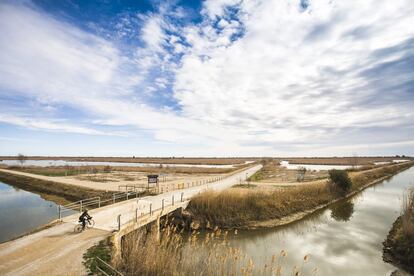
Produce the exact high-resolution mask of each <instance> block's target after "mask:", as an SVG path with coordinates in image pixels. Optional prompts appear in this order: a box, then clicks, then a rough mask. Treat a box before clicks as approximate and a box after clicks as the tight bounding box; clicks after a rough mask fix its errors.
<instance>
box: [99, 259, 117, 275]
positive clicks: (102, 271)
mask: <svg viewBox="0 0 414 276" xmlns="http://www.w3.org/2000/svg"><path fill="white" fill-rule="evenodd" d="M95 269H96V271H97V273H96V274H97V275H105V276H124V274H122V273H121V272H119V271H118V270H116V269H115V268H113V267H112V266H111V265H110V264H108V263H107V262H105V261H104V260H102V259H101V258H99V257H96V258H95Z"/></svg>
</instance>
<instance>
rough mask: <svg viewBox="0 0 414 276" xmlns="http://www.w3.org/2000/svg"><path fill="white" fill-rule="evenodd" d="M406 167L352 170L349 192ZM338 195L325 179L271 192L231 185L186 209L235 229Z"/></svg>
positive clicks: (205, 221)
mask: <svg viewBox="0 0 414 276" xmlns="http://www.w3.org/2000/svg"><path fill="white" fill-rule="evenodd" d="M410 166H412V163H405V164H398V165H392V166H388V167H382V168H378V169H373V170H370V171H364V172H357V173H354V174H353V175H351V180H352V187H351V189H350V191H349V192H352V191H355V190H357V189H359V188H360V187H362V186H364V185H366V184H368V183H370V182H372V181H374V180H376V179H379V178H381V177H387V176H392V175H394V174H395V173H397V172H399V171H400V170H402V169H405V168H408V167H410ZM342 196H344V195H343V194H340V193H337V191H336V190H335V189H333V188H332V185H330V183H329V182H328V181H327V182H322V183H321V182H319V183H317V182H314V183H312V184H308V185H302V186H297V187H292V188H285V189H283V188H282V189H278V190H271V191H263V190H259V189H242V188H237V189H234V188H233V189H228V190H225V191H221V192H215V191H207V192H204V193H202V194H200V195H198V196H196V197H194V198H193V200H191V202H190V204H189V207H188V210H189V211H190V213H191V214H192V215H193V217H194V218H195V219H196V220H198V221H199V222H200V223H201V225H202V226H203V225H206V224H208V223H211V224H213V225H217V226H219V227H222V228H237V227H240V226H245V225H246V224H249V223H251V222H255V221H265V220H271V219H280V218H283V217H285V216H288V215H291V214H294V213H299V212H303V211H307V210H310V209H313V208H315V207H318V206H320V205H323V204H327V203H329V202H331V201H332V200H334V199H336V198H340V197H342Z"/></svg>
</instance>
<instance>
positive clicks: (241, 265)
mask: <svg viewBox="0 0 414 276" xmlns="http://www.w3.org/2000/svg"><path fill="white" fill-rule="evenodd" d="M232 234H233V233H232ZM234 234H237V230H236V232H235V233H234ZM228 235H229V232H228V231H224V230H221V229H219V228H217V227H216V228H215V229H214V231H211V232H208V233H206V234H205V235H202V236H201V235H200V233H199V232H192V233H191V234H187V235H186V234H183V233H181V232H178V231H177V229H176V228H174V227H172V226H167V227H166V228H164V229H163V230H162V232H161V237H160V239H159V240H158V239H157V236H156V235H155V233H154V232H150V233H144V232H135V233H133V234H130V235H129V236H127V238H126V239H125V240H124V242H123V254H122V258H120V259H117V260H115V261H114V263H115V266H116V268H117V269H118V270H120V271H122V272H123V273H124V274H125V275H278V276H280V275H302V274H304V273H305V271H310V273H308V274H307V275H315V274H316V273H317V269H313V270H311V267H310V266H309V265H308V264H307V263H308V262H309V260H310V255H306V256H305V257H304V258H303V261H302V263H301V264H300V265H297V266H295V267H293V268H287V265H285V263H286V257H287V252H286V251H285V250H282V251H280V252H279V251H278V252H276V253H275V254H274V255H272V256H268V257H270V258H267V260H266V262H265V263H264V264H263V265H260V266H259V265H256V264H255V263H254V261H253V259H252V258H251V257H249V256H248V255H247V254H245V253H244V252H243V251H242V250H240V249H239V248H234V247H232V246H231V245H230V243H229V241H228ZM285 272H286V274H285Z"/></svg>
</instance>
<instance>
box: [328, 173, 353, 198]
mask: <svg viewBox="0 0 414 276" xmlns="http://www.w3.org/2000/svg"><path fill="white" fill-rule="evenodd" d="M329 179H330V180H331V183H332V184H333V185H334V186H335V187H336V188H338V189H339V190H340V192H342V193H347V192H349V190H351V187H352V181H351V179H350V178H349V176H348V172H347V171H344V170H330V171H329Z"/></svg>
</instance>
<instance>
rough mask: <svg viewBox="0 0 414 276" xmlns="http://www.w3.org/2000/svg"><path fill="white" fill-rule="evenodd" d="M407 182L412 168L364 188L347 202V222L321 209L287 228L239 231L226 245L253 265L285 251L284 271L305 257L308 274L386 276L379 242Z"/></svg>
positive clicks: (388, 267)
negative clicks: (307, 259) (239, 251)
mask: <svg viewBox="0 0 414 276" xmlns="http://www.w3.org/2000/svg"><path fill="white" fill-rule="evenodd" d="M412 181H414V168H411V169H410V170H407V171H405V172H402V173H400V174H399V175H397V176H395V177H393V178H392V179H391V180H389V181H385V182H384V183H383V184H379V185H376V186H375V187H371V188H368V189H367V190H365V191H364V192H363V193H362V194H360V195H359V196H357V197H355V198H353V199H352V203H353V204H354V206H353V214H352V216H351V217H350V218H349V220H348V221H344V220H343V219H341V220H339V221H336V220H334V219H333V218H332V217H331V210H330V209H326V210H324V211H321V212H319V213H318V214H315V215H312V216H310V217H309V218H308V219H306V220H304V221H302V222H299V223H294V224H292V225H290V226H288V227H280V228H278V229H266V230H257V231H243V232H241V233H239V235H237V236H234V237H232V238H231V243H232V245H233V246H234V247H238V248H241V249H242V250H243V251H244V252H246V253H247V254H248V255H249V256H250V257H252V258H253V259H254V262H255V264H256V267H262V266H263V265H264V262H265V261H267V263H269V262H270V261H269V260H270V258H271V256H272V255H274V254H276V255H279V253H280V251H281V250H282V249H284V250H286V251H287V252H288V256H287V258H286V260H285V264H286V265H284V269H288V270H289V271H292V268H293V267H294V266H295V265H301V264H302V260H303V257H304V256H305V255H307V254H310V255H311V258H310V262H309V263H306V264H305V266H304V272H305V274H308V275H310V274H311V270H312V269H313V268H315V267H317V268H318V270H319V273H318V274H319V275H388V274H389V273H390V272H391V271H393V270H394V267H393V266H391V265H390V264H387V263H384V262H383V261H382V242H383V241H384V239H385V237H386V235H387V234H388V231H389V230H390V228H391V225H392V223H393V222H394V220H395V219H396V218H397V216H398V215H399V212H400V208H401V207H400V206H401V197H402V194H403V191H404V189H405V188H407V187H409V186H410V183H412ZM348 204H349V203H348ZM347 207H349V206H347ZM285 272H286V271H285ZM290 274H291V273H286V275H290Z"/></svg>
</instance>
